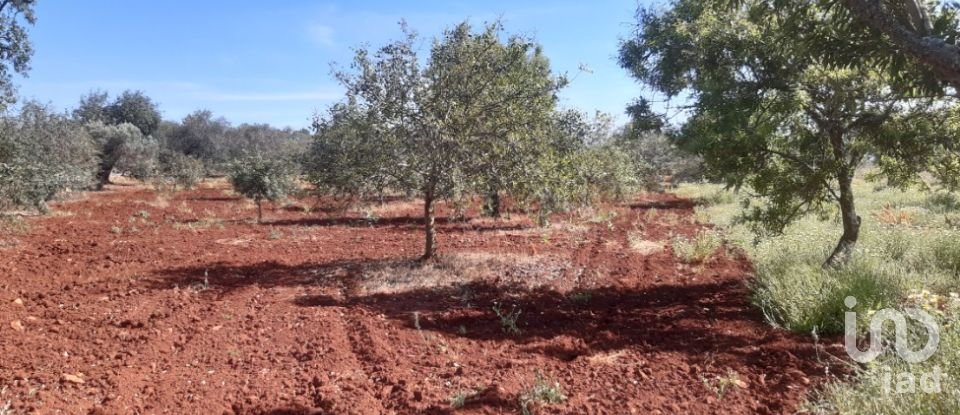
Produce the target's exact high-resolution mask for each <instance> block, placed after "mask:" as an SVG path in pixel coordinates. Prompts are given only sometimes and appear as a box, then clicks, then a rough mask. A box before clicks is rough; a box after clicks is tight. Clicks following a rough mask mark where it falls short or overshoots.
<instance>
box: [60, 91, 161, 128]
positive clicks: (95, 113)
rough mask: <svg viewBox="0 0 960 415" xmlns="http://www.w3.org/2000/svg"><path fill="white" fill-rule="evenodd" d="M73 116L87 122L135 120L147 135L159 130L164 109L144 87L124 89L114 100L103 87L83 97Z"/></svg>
mask: <svg viewBox="0 0 960 415" xmlns="http://www.w3.org/2000/svg"><path fill="white" fill-rule="evenodd" d="M73 117H74V118H75V119H77V120H79V121H81V122H83V123H90V122H100V123H103V124H106V125H120V124H125V123H126V124H132V125H134V126H135V127H137V129H139V130H140V133H141V134H142V135H144V136H149V135H151V134H153V133H154V132H156V131H157V128H158V127H159V125H160V121H161V118H160V110H159V109H158V108H157V104H156V103H154V102H153V100H152V99H150V97H148V96H146V95H145V94H144V93H143V92H141V91H129V90H128V91H124V92H123V93H121V94H120V95H119V96H118V97H116V99H114V100H113V102H110V95H109V94H108V93H106V92H103V91H91V92H90V93H88V94H86V95H84V96H82V97H80V103H79V105H77V108H75V109H74V110H73Z"/></svg>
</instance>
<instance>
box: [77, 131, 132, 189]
mask: <svg viewBox="0 0 960 415" xmlns="http://www.w3.org/2000/svg"><path fill="white" fill-rule="evenodd" d="M87 131H89V133H90V137H92V138H93V142H94V143H95V144H96V146H97V152H98V156H99V159H100V162H99V168H98V169H97V183H96V189H97V190H102V189H103V187H104V186H105V185H106V184H107V183H110V174H111V173H113V168H114V167H115V166H116V165H117V163H118V162H120V160H121V159H122V158H123V157H124V156H125V155H126V154H127V152H128V149H129V148H128V146H129V144H130V143H134V142H139V141H143V135H142V134H141V133H140V130H139V129H138V128H137V127H136V126H135V125H133V124H130V123H123V124H117V125H105V124H103V123H101V122H92V123H90V124H87Z"/></svg>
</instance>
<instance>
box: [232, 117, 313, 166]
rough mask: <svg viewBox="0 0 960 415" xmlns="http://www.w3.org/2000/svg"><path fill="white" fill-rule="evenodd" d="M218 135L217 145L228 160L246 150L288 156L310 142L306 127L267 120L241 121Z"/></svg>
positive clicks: (302, 149)
mask: <svg viewBox="0 0 960 415" xmlns="http://www.w3.org/2000/svg"><path fill="white" fill-rule="evenodd" d="M221 137H222V138H221V141H220V142H219V143H218V144H217V147H218V148H219V149H220V150H219V153H220V154H221V155H222V156H223V157H225V158H226V159H227V160H234V159H238V158H241V157H243V156H246V155H248V154H263V155H264V157H283V158H290V157H292V156H294V155H297V154H301V153H303V152H304V151H305V150H306V148H307V147H308V146H309V143H310V133H309V132H307V131H297V130H292V129H289V128H287V129H280V128H276V127H273V126H271V125H269V124H241V125H239V126H237V127H233V128H229V129H227V130H226V131H225V132H224V134H223V135H222V136H221Z"/></svg>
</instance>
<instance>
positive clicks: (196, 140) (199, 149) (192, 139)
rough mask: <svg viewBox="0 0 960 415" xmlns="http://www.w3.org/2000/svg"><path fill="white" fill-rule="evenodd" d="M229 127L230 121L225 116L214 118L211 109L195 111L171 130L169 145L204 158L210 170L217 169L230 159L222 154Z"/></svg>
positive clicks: (168, 137) (174, 148) (193, 155)
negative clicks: (222, 145)
mask: <svg viewBox="0 0 960 415" xmlns="http://www.w3.org/2000/svg"><path fill="white" fill-rule="evenodd" d="M229 129H230V123H228V122H227V120H225V119H223V118H214V116H213V113H212V112H211V111H209V110H198V111H194V112H193V113H191V114H189V115H187V116H186V117H184V118H183V121H182V122H181V123H180V125H179V126H178V127H177V128H174V129H173V130H172V131H171V132H170V134H169V135H168V136H167V145H168V147H169V148H170V149H172V150H175V151H179V152H181V153H183V154H185V155H188V156H191V157H194V158H197V159H200V160H203V161H204V162H205V164H206V165H207V167H208V170H215V169H216V168H217V166H219V165H220V164H222V163H225V162H226V161H227V160H228V159H227V158H226V157H225V155H224V154H222V152H221V148H220V144H221V143H223V142H224V135H225V134H226V133H227V131H228V130H229Z"/></svg>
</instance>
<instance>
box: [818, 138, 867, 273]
mask: <svg viewBox="0 0 960 415" xmlns="http://www.w3.org/2000/svg"><path fill="white" fill-rule="evenodd" d="M830 144H831V146H832V147H833V155H834V159H835V160H836V161H837V163H838V164H839V166H840V167H838V168H837V182H838V183H839V184H840V195H839V196H840V197H839V198H840V220H841V221H842V222H843V234H842V235H840V241H839V242H837V247H836V248H834V249H833V252H832V253H831V254H830V257H828V258H827V260H826V262H824V263H823V267H824V268H828V267H838V266H841V265H843V264H846V263H847V261H848V260H850V256H851V255H852V254H853V250H854V248H856V246H857V239H859V238H860V216H857V208H856V205H855V204H854V200H853V174H854V171H855V168H856V166H857V163H856V162H854V160H848V155H847V153H848V151H847V149H846V145H845V143H844V142H843V132H842V131H840V129H839V128H834V129H833V131H831V132H830Z"/></svg>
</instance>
